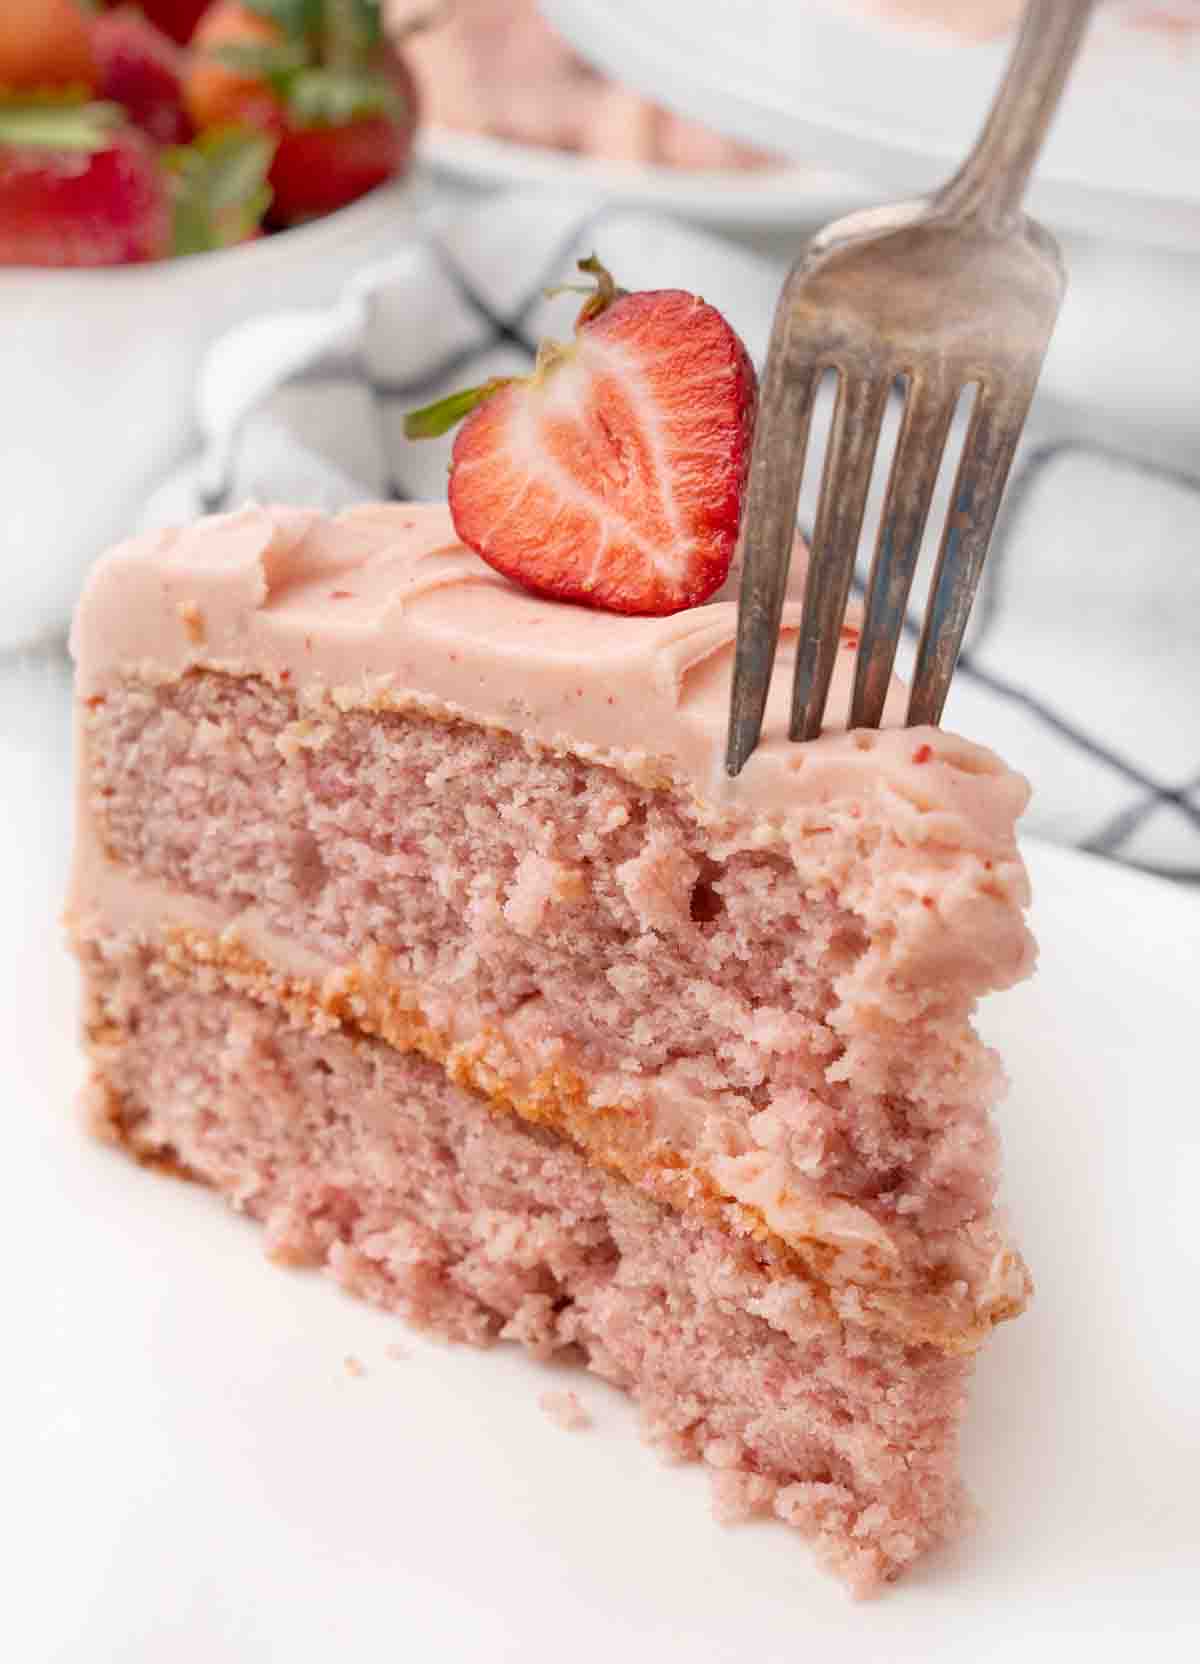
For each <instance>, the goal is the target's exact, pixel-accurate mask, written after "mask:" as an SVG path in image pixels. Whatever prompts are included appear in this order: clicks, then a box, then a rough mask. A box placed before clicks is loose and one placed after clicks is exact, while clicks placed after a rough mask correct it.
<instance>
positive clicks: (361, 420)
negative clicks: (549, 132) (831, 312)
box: [147, 197, 1200, 879]
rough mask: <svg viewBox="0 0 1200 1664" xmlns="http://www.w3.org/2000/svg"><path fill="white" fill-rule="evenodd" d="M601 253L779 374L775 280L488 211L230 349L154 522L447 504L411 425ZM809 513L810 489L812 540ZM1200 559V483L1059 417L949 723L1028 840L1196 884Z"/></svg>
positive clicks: (1045, 423)
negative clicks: (717, 323)
mask: <svg viewBox="0 0 1200 1664" xmlns="http://www.w3.org/2000/svg"><path fill="white" fill-rule="evenodd" d="M593 249H595V251H596V252H597V253H598V254H599V255H600V257H601V258H602V259H603V260H604V261H605V262H606V263H607V264H608V265H609V266H611V267H612V268H613V270H614V271H615V272H616V273H617V274H618V277H619V281H621V282H622V283H624V284H625V285H626V286H627V287H681V288H695V289H700V290H702V291H703V293H704V295H705V297H706V298H707V299H708V300H711V301H712V302H713V303H714V304H715V305H717V306H718V307H720V308H721V310H722V311H723V312H725V313H726V315H727V316H728V317H729V318H730V320H731V321H732V322H733V323H734V325H735V326H736V327H737V328H738V329H739V330H740V331H741V333H742V335H743V337H744V339H745V340H746V343H747V345H748V347H749V348H750V351H751V353H752V354H753V355H754V357H755V358H756V360H758V361H759V362H761V359H762V355H763V352H764V349H765V346H766V340H767V335H768V332H769V329H770V322H771V315H772V311H773V308H774V303H775V299H776V296H777V294H778V290H779V283H780V277H781V272H780V270H779V269H778V268H776V267H775V266H773V265H772V264H771V263H770V262H768V261H766V260H760V259H759V258H757V257H755V256H754V255H751V254H749V253H747V252H745V251H744V250H742V249H738V248H734V247H732V246H730V245H728V244H725V243H722V242H720V241H718V240H716V239H715V238H712V237H710V236H707V235H705V234H702V233H700V232H697V231H695V230H691V229H687V228H684V227H682V226H679V225H676V224H674V223H672V222H669V221H665V220H660V219H655V218H651V217H648V216H646V215H643V214H636V213H632V212H630V211H629V210H627V209H620V208H615V207H610V208H607V209H606V208H604V207H603V206H596V205H589V204H587V203H580V201H579V200H578V199H573V200H570V201H567V200H563V199H561V198H546V197H538V198H536V199H535V198H530V197H504V198H498V199H496V198H494V199H492V200H491V201H490V202H489V203H487V204H486V205H485V206H483V207H482V208H480V207H475V208H472V209H471V210H470V211H469V212H467V213H466V214H464V216H463V217H462V218H461V219H460V220H459V221H457V222H456V223H455V224H453V225H452V226H451V227H450V228H449V229H448V230H444V231H442V232H441V233H440V234H439V235H438V236H437V237H431V238H430V240H429V241H428V242H427V243H426V244H423V245H419V246H415V247H412V248H409V249H407V250H405V251H404V252H403V253H401V254H399V255H398V256H397V257H395V258H394V259H392V260H391V261H389V262H388V263H387V264H386V265H383V266H380V267H376V268H374V269H372V270H371V271H368V272H366V273H364V274H363V275H362V277H361V278H360V279H359V280H358V281H357V282H356V283H355V284H354V285H353V286H352V288H351V289H350V291H349V292H348V293H347V294H346V295H345V296H344V297H343V299H342V301H341V302H340V304H339V305H338V306H337V307H335V308H332V309H330V310H328V311H324V312H303V313H301V312H293V313H280V314H278V315H273V316H270V317H264V318H262V319H260V320H257V321H255V322H254V323H252V324H249V325H246V326H244V327H243V328H241V329H238V330H237V331H235V332H234V333H233V334H231V335H230V336H229V337H228V338H226V339H225V340H224V341H223V342H222V343H220V345H219V346H218V347H217V348H216V349H215V350H214V352H213V353H212V355H211V357H210V359H209V362H208V364H207V366H206V368H205V371H204V373H203V376H202V380H201V385H200V388H199V402H200V422H201V427H202V431H203V433H204V435H205V445H206V448H205V451H204V454H203V456H202V457H200V458H199V459H197V461H196V462H195V463H193V464H192V465H190V466H189V467H188V468H186V469H185V470H183V471H182V472H181V473H180V474H178V475H177V476H175V477H174V478H173V479H171V480H170V481H169V482H167V484H166V485H165V486H164V487H163V489H162V490H161V491H160V492H159V493H158V494H157V495H156V496H155V498H154V499H153V500H152V502H151V503H150V505H149V507H148V511H147V519H148V522H149V523H165V522H169V521H174V520H179V519H186V518H188V517H190V516H192V515H194V514H196V513H198V512H201V511H203V510H214V509H220V508H226V507H231V506H233V505H236V504H238V503H241V502H244V501H246V500H248V499H257V500H258V501H261V502H277V501H291V502H298V503H309V504H317V505H320V506H322V507H324V508H327V509H335V508H338V507H341V506H344V505H345V504H348V503H352V502H356V501H360V500H362V499H364V498H380V497H384V498H386V497H391V498H396V499H413V498H422V497H440V496H442V495H443V494H444V491H445V479H446V461H447V456H448V451H449V445H450V443H451V440H449V439H447V440H445V441H444V442H425V443H422V444H413V443H410V442H409V441H407V440H406V439H405V438H404V435H403V431H402V420H403V416H404V414H405V412H406V411H407V410H410V409H412V408H413V407H415V406H416V405H419V404H424V403H426V402H427V401H429V400H431V399H433V398H436V397H437V396H438V395H439V394H441V393H442V392H446V391H450V390H451V389H453V388H455V387H463V386H468V385H471V384H473V383H475V382H478V381H481V380H483V379H485V378H486V377H488V376H492V375H499V374H505V373H511V372H513V371H522V370H524V369H526V368H527V367H528V365H529V363H530V360H531V357H532V355H533V352H534V350H535V347H536V344H537V341H538V340H539V338H540V337H541V336H542V335H543V334H556V333H557V334H562V333H564V331H565V330H566V329H568V328H569V321H570V317H571V315H572V314H571V308H570V303H569V302H568V301H565V300H557V301H547V299H546V298H545V296H544V294H543V290H544V288H545V287H546V286H547V285H548V284H552V283H555V282H559V281H562V280H564V279H565V278H568V277H569V276H571V275H572V273H571V268H572V264H573V262H574V260H575V259H576V257H577V256H579V255H581V254H586V253H589V252H591V251H592V250H593ZM813 472H814V470H813V469H812V468H810V469H809V471H808V473H809V478H810V480H811V477H812V475H813ZM809 512H811V486H809V485H806V492H805V496H804V498H802V501H801V520H802V523H803V522H804V520H805V516H806V514H807V513H809ZM935 519H936V510H935ZM1198 555H1200V477H1198V478H1196V479H1192V478H1189V477H1187V476H1186V474H1182V473H1172V472H1168V471H1166V470H1163V469H1160V468H1156V467H1151V466H1148V465H1146V464H1145V463H1143V462H1136V461H1134V460H1132V459H1130V458H1129V457H1127V456H1125V455H1123V454H1121V452H1119V451H1118V450H1116V449H1112V448H1105V447H1103V446H1101V445H1098V444H1097V443H1096V442H1095V440H1094V439H1092V438H1089V439H1088V440H1087V441H1084V440H1081V439H1077V438H1074V437H1072V431H1071V427H1070V423H1069V419H1067V418H1064V417H1063V416H1062V415H1061V413H1059V414H1057V415H1056V416H1055V417H1054V419H1053V422H1052V421H1051V419H1050V418H1049V416H1048V415H1047V413H1046V411H1045V409H1043V410H1042V411H1041V412H1040V413H1039V414H1037V416H1036V417H1035V420H1034V422H1033V423H1032V424H1031V427H1030V429H1029V430H1028V432H1027V435H1026V438H1025V441H1024V443H1023V449H1022V453H1021V455H1020V456H1019V458H1018V463H1017V468H1016V471H1015V473H1014V476H1013V481H1012V484H1011V486H1010V489H1009V495H1008V499H1007V502H1006V506H1005V511H1004V514H1003V516H1002V521H1001V525H1000V527H999V529H998V531H997V536H996V540H995V542H994V544H993V547H992V551H991V554H990V556H989V559H988V565H987V568H986V571H985V579H984V585H983V588H982V589H981V593H980V597H979V599H978V601H977V604H976V608H975V616H974V618H973V620H972V631H971V636H970V639H969V645H968V650H967V652H966V654H965V656H964V659H963V661H962V664H961V669H960V672H959V674H958V676H957V678H956V681H955V686H954V689H953V691H952V693H951V699H950V704H949V707H948V710H947V714H946V721H947V724H948V726H950V727H953V728H955V729H959V730H961V731H963V732H965V733H968V734H970V735H971V737H972V738H974V739H978V740H980V741H982V742H984V743H986V744H988V745H991V746H994V747H995V748H996V749H997V750H998V751H1000V752H1001V753H1002V754H1003V755H1004V756H1005V757H1006V758H1007V759H1009V760H1010V761H1011V762H1012V763H1014V764H1015V765H1016V766H1017V767H1019V768H1021V769H1022V770H1023V771H1024V772H1025V773H1027V774H1028V775H1029V776H1030V778H1031V779H1032V781H1033V784H1034V788H1035V796H1034V802H1033V805H1032V807H1031V809H1030V812H1029V815H1028V818H1027V821H1026V823H1025V824H1026V826H1027V827H1028V829H1029V830H1031V831H1033V832H1035V833H1038V834H1040V835H1042V836H1045V837H1048V838H1051V839H1054V840H1056V841H1058V842H1062V843H1069V844H1074V845H1077V846H1078V847H1080V848H1083V849H1087V850H1092V851H1095V852H1099V853H1102V854H1105V855H1108V856H1111V857H1114V858H1117V859H1119V860H1122V861H1127V862H1130V863H1133V864H1136V865H1139V866H1142V867H1145V868H1148V869H1151V870H1154V871H1158V872H1162V873H1168V874H1173V875H1175V876H1178V877H1189V878H1193V879H1200V558H1198Z"/></svg>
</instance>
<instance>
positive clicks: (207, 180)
mask: <svg viewBox="0 0 1200 1664" xmlns="http://www.w3.org/2000/svg"><path fill="white" fill-rule="evenodd" d="M275 144H276V141H275V140H274V139H272V138H270V137H268V135H267V134H265V133H258V132H252V131H251V130H250V129H248V128H245V127H214V128H210V129H209V130H208V132H206V133H202V134H201V135H200V137H199V138H198V139H197V140H196V141H195V142H194V143H193V144H189V145H177V146H175V148H174V149H172V150H169V151H167V152H166V155H165V160H166V164H167V167H168V168H169V170H170V172H171V175H172V178H173V181H174V194H173V208H174V252H175V253H176V254H205V253H207V252H208V251H209V250H211V249H215V248H229V247H230V246H231V245H232V244H234V243H241V242H244V241H245V240H246V238H247V237H249V236H250V235H251V234H252V233H253V232H254V231H256V230H257V229H258V227H259V225H260V224H261V223H262V218H263V215H264V214H265V213H266V211H267V209H268V208H269V206H270V203H271V187H270V186H269V185H268V183H267V175H268V174H269V173H270V171H271V163H272V161H273V160H274V157H275Z"/></svg>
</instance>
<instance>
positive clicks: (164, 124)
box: [0, 0, 1200, 878]
mask: <svg viewBox="0 0 1200 1664" xmlns="http://www.w3.org/2000/svg"><path fill="white" fill-rule="evenodd" d="M1020 10H1021V7H1020V5H1019V3H1018V0H755V3H754V4H750V5H743V4H733V3H722V0H686V3H685V0H383V3H380V0H208V3H205V0H141V3H140V4H130V3H128V0H123V3H120V4H116V5H110V4H102V3H99V0H96V3H90V4H85V3H84V0H0V366H2V370H3V386H4V393H5V396H4V399H3V400H2V401H0V553H2V556H3V561H4V570H5V573H6V576H7V579H8V584H7V589H6V598H7V603H8V604H7V605H6V607H5V608H4V609H3V611H2V613H0V741H3V742H4V743H6V744H7V745H8V746H10V747H15V748H17V749H21V750H23V751H25V752H28V751H29V750H30V749H33V750H35V751H45V752H46V753H47V754H49V753H51V752H53V753H55V754H58V753H61V752H62V750H63V748H64V747H65V738H64V736H65V712H66V692H65V690H66V686H67V668H66V667H67V660H66V653H65V643H66V634H67V627H68V622H69V616H70V609H71V606H72V603H73V600H74V598H75V595H76V594H77V592H78V588H79V585H80V582H81V580H82V577H83V574H84V572H85V571H86V569H87V566H88V565H89V563H90V562H91V561H92V560H93V559H94V558H95V557H96V555H97V554H99V553H100V552H101V551H102V550H103V549H104V548H105V547H106V546H108V545H109V544H110V543H111V542H113V541H114V540H116V539H118V538H119V537H121V536H124V535H127V534H128V533H130V532H131V531H133V530H135V529H136V528H137V527H139V526H141V525H146V524H154V523H159V522H162V521H164V520H170V519H177V518H181V517H184V516H186V515H188V514H191V513H195V512H202V511H204V510H211V509H219V508H225V507H232V506H235V505H236V504H237V502H239V501H242V500H245V499H246V498H248V497H258V498H260V499H271V498H275V499H288V500H295V501H300V502H316V503H319V504H322V505H323V506H326V507H331V508H332V507H337V506H339V505H341V504H342V503H345V502H348V501H352V500H355V499H356V498H358V497H362V496H378V495H385V496H386V495H391V496H395V497H406V496H418V495H438V494H440V493H441V491H442V490H443V489H444V468H445V450H444V448H439V447H437V446H433V447H430V448H429V449H427V450H422V451H421V452H420V454H419V455H417V454H416V453H415V449H414V448H413V447H409V446H408V445H407V443H406V442H405V441H404V440H403V438H402V436H401V434H400V425H399V418H400V416H402V414H403V410H404V409H405V408H408V407H411V406H412V405H414V404H418V403H423V402H425V401H426V400H427V399H428V398H431V397H434V396H436V395H437V394H438V393H439V392H441V391H443V390H446V389H448V388H450V387H453V386H458V385H462V384H464V383H466V382H469V381H471V380H472V379H478V376H479V374H480V373H482V374H493V373H497V372H498V371H506V370H512V369H514V368H520V367H521V366H523V365H525V364H527V363H528V361H529V358H530V355H531V353H532V351H533V350H534V348H535V346H536V341H537V338H538V336H539V334H540V333H543V332H545V331H546V330H550V331H551V332H553V331H554V330H556V329H557V330H559V331H561V330H562V329H564V328H565V327H566V315H564V313H563V312H562V308H561V303H560V306H559V307H558V308H557V309H554V308H553V307H552V306H549V305H548V304H547V303H546V302H544V300H543V298H542V293H543V289H544V287H545V286H546V285H547V284H549V283H552V282H554V281H558V280H560V279H561V278H562V277H563V276H564V275H567V274H568V271H569V267H570V265H571V262H572V260H573V259H574V258H575V257H576V256H577V255H579V254H582V253H587V252H589V251H590V250H591V248H593V247H595V248H596V249H597V251H598V252H599V253H600V254H601V256H602V257H603V258H604V259H605V260H606V262H607V263H608V264H610V265H611V266H614V267H616V269H617V276H618V278H619V280H620V281H622V282H623V283H624V284H625V285H626V286H628V287H638V286H646V285H651V286H672V287H684V288H691V289H695V290H698V291H700V292H702V293H704V295H705V297H706V298H707V299H710V300H712V301H713V302H714V303H716V304H717V305H719V306H720V307H721V308H722V310H724V311H725V312H726V314H727V315H728V316H729V318H730V320H731V321H732V322H733V323H734V325H735V327H737V328H738V329H739V330H740V331H741V333H742V334H743V336H744V338H745V340H746V342H747V344H748V346H749V348H750V350H751V353H752V354H753V355H754V356H755V358H756V359H759V360H760V359H761V354H762V351H763V348H764V346H765V341H766V337H767V333H768V331H769V327H770V319H771V311H772V307H773V303H774V298H775V295H776V294H777V292H778V286H779V282H780V279H781V276H782V273H783V271H784V270H785V268H786V267H787V265H788V264H789V263H790V262H791V260H792V259H793V258H794V257H795V255H796V253H797V252H798V250H799V248H800V246H801V244H802V242H803V239H804V238H805V236H806V235H807V234H809V233H810V232H812V231H813V230H815V229H816V228H817V227H819V226H820V225H822V224H824V223H825V222H826V221H828V220H829V219H831V218H833V217H836V216H837V215H838V214H841V213H844V212H847V211H849V210H851V209H853V208H855V207H860V206H863V205H867V204H870V203H874V202H880V201H885V200H887V199H889V198H893V197H898V196H902V195H908V194H914V193H918V192H922V191H926V190H929V189H932V188H934V187H935V186H936V185H937V184H938V183H939V182H940V181H941V180H942V179H944V178H945V176H946V175H947V173H948V172H949V171H951V169H952V168H953V166H954V165H955V164H956V163H957V161H958V160H960V159H961V157H962V156H963V154H964V153H965V151H966V149H967V147H968V145H969V143H970V141H971V139H972V137H973V136H974V133H975V132H976V130H977V128H978V125H979V123H980V121H981V120H982V117H983V115H984V113H985V111H986V108H987V104H988V100H989V98H990V95H991V93H992V91H993V89H994V87H995V85H996V82H997V80H998V78H999V76H1000V74H1001V73H1002V70H1003V66H1004V62H1005V57H1006V52H1007V49H1008V46H1009V44H1010V42H1011V35H1012V31H1013V28H1014V26H1015V24H1016V22H1017V21H1018V19H1019V14H1020ZM1029 207H1030V210H1031V211H1032V212H1033V213H1034V214H1035V215H1037V216H1038V217H1039V218H1042V219H1043V220H1044V221H1045V222H1046V223H1047V224H1048V225H1049V226H1050V227H1051V228H1052V229H1053V230H1054V231H1055V233H1056V234H1057V235H1058V236H1059V238H1060V240H1061V242H1062V245H1063V248H1064V252H1065V254H1066V258H1067V261H1068V265H1069V268H1070V274H1071V287H1070V290H1069V294H1068V298H1067V302H1066V305H1065V308H1064V312H1063V315H1062V318H1061V321H1060V324H1059V328H1058V332H1057V335H1056V337H1055V340H1054V343H1053V346H1052V348H1051V353H1050V357H1049V359H1048V361H1047V365H1046V369H1045V372H1044V375H1043V380H1042V386H1041V390H1040V393H1039V396H1038V400H1037V403H1036V405H1035V409H1034V413H1033V416H1032V418H1031V422H1030V425H1029V429H1028V431H1027V434H1026V437H1025V440H1024V443H1023V446H1022V452H1021V455H1020V457H1019V459H1018V464H1017V468H1016V471H1015V474H1014V480H1013V484H1012V486H1011V488H1010V493H1009V498H1008V502H1007V505H1006V510H1005V513H1004V516H1003V518H1002V522H1001V526H1000V528H999V530H998V533H997V538H996V542H995V545H994V548H993V552H992V555H991V556H990V558H989V568H988V575H987V582H986V584H985V589H984V593H983V596H982V599H981V602H980V604H979V606H978V607H977V609H976V619H975V621H974V623H973V629H972V637H971V641H970V644H969V648H968V653H967V658H966V661H965V664H964V669H963V674H962V675H960V677H959V678H958V681H957V682H956V687H955V691H954V694H953V696H952V700H951V705H950V708H949V710H948V713H947V722H948V725H949V726H952V727H958V728H962V729H964V730H966V731H968V732H969V733H970V734H971V735H972V737H974V738H978V739H980V740H982V741H984V742H985V743H988V744H992V745H994V746H995V747H996V748H997V749H999V750H1001V751H1003V752H1004V753H1005V754H1006V755H1007V756H1008V757H1009V758H1010V759H1011V760H1012V761H1013V762H1015V763H1016V764H1017V766H1020V767H1024V768H1025V769H1026V771H1027V772H1029V773H1030V774H1031V776H1032V778H1033V781H1034V785H1035V787H1036V788H1037V795H1036V797H1035V803H1034V808H1033V810H1032V811H1031V815H1030V819H1029V823H1028V824H1029V826H1030V827H1031V829H1032V830H1033V831H1034V832H1036V833H1038V834H1040V835H1043V836H1046V837H1049V838H1053V839H1055V840H1057V841H1060V842H1066V843H1070V844H1074V845H1076V846H1078V847H1081V848H1084V849H1086V850H1089V851H1091V852H1092V853H1097V854H1102V855H1105V856H1109V857H1111V858H1114V859H1118V860H1123V861H1126V862H1129V863H1130V864H1133V865H1137V866H1141V867H1144V868H1147V869H1149V870H1153V871H1156V872H1160V873H1164V874H1167V875H1170V876H1175V877H1184V878H1186V877H1197V876H1200V717H1198V715H1197V713H1198V712H1200V559H1198V558H1197V557H1198V556H1200V397H1198V394H1197V388H1198V387H1200V327H1198V326H1197V320H1196V304H1195V297H1196V295H1197V294H1200V0H1102V3H1101V4H1100V5H1099V6H1098V8H1097V13H1096V18H1095V22H1094V24H1093V28H1092V33H1091V37H1090V39H1089V42H1088V45H1087V49H1086V51H1085V55H1084V59H1083V61H1082V62H1081V64H1080V66H1079V68H1078V71H1077V74H1076V77H1075V80H1074V82H1073V84H1072V86H1071V87H1070V88H1069V90H1068V94H1067V97H1066V100H1065V103H1064V107H1063V110H1062V113H1061V116H1060V119H1059V122H1058V125H1057V127H1056V129H1055V131H1054V133H1053V134H1052V137H1051V141H1050V143H1049V145H1048V147H1047V151H1046V154H1045V158H1044V161H1043V164H1042V167H1041V169H1040V172H1039V176H1038V179H1037V181H1036V183H1035V186H1034V189H1033V191H1032V193H1031V199H1030V203H1029ZM885 453H886V445H885ZM813 461H814V464H819V447H818V449H817V454H816V456H815V457H814V459H813ZM814 474H815V466H810V468H809V471H808V481H809V483H808V485H807V486H806V492H805V495H804V497H803V498H802V503H801V521H802V525H803V523H804V520H805V516H806V514H807V512H808V510H809V508H810V506H811V497H812V483H811V482H812V480H813V477H814ZM933 520H934V522H935V523H936V520H937V514H936V511H935V515H934V516H933ZM869 534H870V521H869V520H868V528H867V536H868V538H869ZM866 546H867V541H866V540H864V551H865V549H866Z"/></svg>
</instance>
